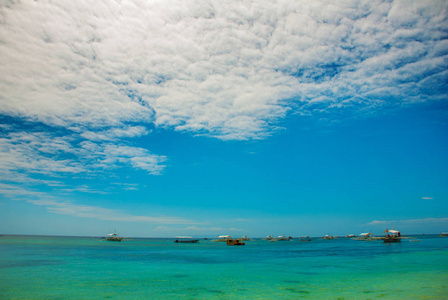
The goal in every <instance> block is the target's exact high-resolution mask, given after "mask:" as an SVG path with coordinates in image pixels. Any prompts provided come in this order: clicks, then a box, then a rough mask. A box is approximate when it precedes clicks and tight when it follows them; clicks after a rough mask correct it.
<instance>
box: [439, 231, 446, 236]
mask: <svg viewBox="0 0 448 300" xmlns="http://www.w3.org/2000/svg"><path fill="white" fill-rule="evenodd" d="M439 236H448V232H442V233H441V234H440V235H439Z"/></svg>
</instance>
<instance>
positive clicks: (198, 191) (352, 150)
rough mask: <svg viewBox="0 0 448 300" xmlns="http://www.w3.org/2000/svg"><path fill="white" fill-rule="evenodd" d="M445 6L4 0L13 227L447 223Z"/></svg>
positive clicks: (377, 229) (300, 228)
mask: <svg viewBox="0 0 448 300" xmlns="http://www.w3.org/2000/svg"><path fill="white" fill-rule="evenodd" d="M447 8H448V5H447V3H446V2H444V1H431V2H421V1H409V2H408V1H375V2H373V1H365V2H360V1H353V2H350V1H345V2H343V3H331V4H328V3H327V2H325V1H313V2H312V3H311V2H309V1H296V2H293V3H292V2H290V1H244V2H228V3H227V2H225V1H224V2H223V1H216V2H214V1H190V2H185V1H162V2H159V1H129V2H122V3H120V2H110V1H96V2H95V4H93V6H92V3H87V2H83V1H77V3H72V2H71V1H58V2H57V3H51V2H38V3H35V2H32V1H23V2H20V3H14V2H11V3H9V2H4V3H2V4H1V7H0V9H1V14H0V15H1V18H2V22H1V25H0V36H1V43H0V60H1V64H0V73H1V74H2V76H1V77H0V178H1V182H0V232H1V233H5V234H57V235H92V236H98V235H104V234H106V233H108V232H109V230H113V229H116V230H117V232H118V233H120V234H121V235H124V236H141V237H172V236H176V235H192V236H198V237H200V236H217V235H222V234H231V235H234V236H239V235H248V236H257V237H263V236H266V235H269V234H270V235H294V236H298V235H314V236H319V235H324V234H333V235H346V234H351V233H353V234H359V233H361V232H365V231H369V230H372V232H374V233H375V234H380V233H382V232H383V231H384V229H385V228H390V227H395V228H398V229H400V230H401V231H402V232H403V233H404V234H406V233H438V232H440V231H447V230H448V208H447V207H448V205H446V204H447V200H448V188H447V187H448V176H447V171H446V170H448V158H447V155H446V153H448V105H447V100H448V97H447V96H448V88H447V83H448V80H447V79H448V75H447V72H448V68H447V67H448V39H447V37H448V26H447V24H448V22H447V21H448V20H446V18H447V17H446V16H447V13H448V9H447Z"/></svg>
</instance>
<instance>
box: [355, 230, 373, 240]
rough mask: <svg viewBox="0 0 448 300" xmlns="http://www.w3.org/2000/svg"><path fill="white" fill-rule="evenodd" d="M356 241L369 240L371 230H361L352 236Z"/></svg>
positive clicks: (370, 238)
mask: <svg viewBox="0 0 448 300" xmlns="http://www.w3.org/2000/svg"><path fill="white" fill-rule="evenodd" d="M353 240H356V241H371V240H372V233H371V232H363V233H361V234H360V235H359V236H358V237H355V238H353Z"/></svg>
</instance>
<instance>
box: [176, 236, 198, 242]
mask: <svg viewBox="0 0 448 300" xmlns="http://www.w3.org/2000/svg"><path fill="white" fill-rule="evenodd" d="M174 242H175V243H186V244H195V243H199V239H194V240H193V238H192V237H191V236H176V240H175V241H174Z"/></svg>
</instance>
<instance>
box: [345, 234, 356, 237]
mask: <svg viewBox="0 0 448 300" xmlns="http://www.w3.org/2000/svg"><path fill="white" fill-rule="evenodd" d="M345 237H346V238H354V237H355V235H354V234H347V235H346V236H345Z"/></svg>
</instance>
